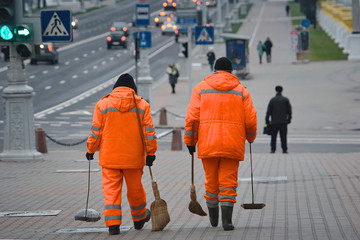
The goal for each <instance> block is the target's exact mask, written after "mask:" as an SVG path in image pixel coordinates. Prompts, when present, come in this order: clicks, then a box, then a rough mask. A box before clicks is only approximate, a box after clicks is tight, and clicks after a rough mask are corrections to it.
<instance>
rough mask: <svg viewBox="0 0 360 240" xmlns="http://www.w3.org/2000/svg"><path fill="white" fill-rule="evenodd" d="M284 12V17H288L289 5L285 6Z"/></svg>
mask: <svg viewBox="0 0 360 240" xmlns="http://www.w3.org/2000/svg"><path fill="white" fill-rule="evenodd" d="M285 12H286V16H289V12H290V6H289V4H286V6H285Z"/></svg>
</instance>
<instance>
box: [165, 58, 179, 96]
mask: <svg viewBox="0 0 360 240" xmlns="http://www.w3.org/2000/svg"><path fill="white" fill-rule="evenodd" d="M166 72H167V74H169V83H170V85H171V88H172V92H171V93H175V85H176V84H177V80H178V78H179V70H178V69H177V68H176V66H175V64H174V63H170V64H169V67H168V68H167V69H166Z"/></svg>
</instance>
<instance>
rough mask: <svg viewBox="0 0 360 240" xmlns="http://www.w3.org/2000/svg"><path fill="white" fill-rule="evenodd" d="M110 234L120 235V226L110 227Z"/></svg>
mask: <svg viewBox="0 0 360 240" xmlns="http://www.w3.org/2000/svg"><path fill="white" fill-rule="evenodd" d="M109 234H110V235H118V234H120V225H114V226H109Z"/></svg>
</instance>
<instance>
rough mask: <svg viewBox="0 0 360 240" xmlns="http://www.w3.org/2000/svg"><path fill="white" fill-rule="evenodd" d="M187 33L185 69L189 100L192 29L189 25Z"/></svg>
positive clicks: (190, 92) (190, 89) (190, 91)
mask: <svg viewBox="0 0 360 240" xmlns="http://www.w3.org/2000/svg"><path fill="white" fill-rule="evenodd" d="M187 34H188V58H186V60H187V62H186V70H187V75H188V78H189V100H190V99H191V94H192V90H193V89H192V76H191V75H192V70H191V59H192V58H191V52H192V51H191V48H192V46H191V39H192V36H191V35H192V30H191V27H188V29H187Z"/></svg>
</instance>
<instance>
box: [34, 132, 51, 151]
mask: <svg viewBox="0 0 360 240" xmlns="http://www.w3.org/2000/svg"><path fill="white" fill-rule="evenodd" d="M35 133H36V150H38V151H39V152H41V153H47V152H48V150H47V146H46V134H45V131H44V130H43V129H42V128H40V127H39V128H37V129H36V131H35Z"/></svg>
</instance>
